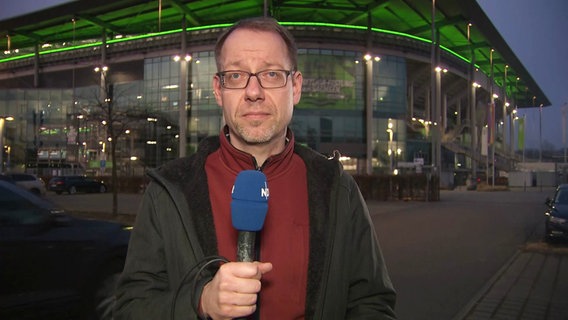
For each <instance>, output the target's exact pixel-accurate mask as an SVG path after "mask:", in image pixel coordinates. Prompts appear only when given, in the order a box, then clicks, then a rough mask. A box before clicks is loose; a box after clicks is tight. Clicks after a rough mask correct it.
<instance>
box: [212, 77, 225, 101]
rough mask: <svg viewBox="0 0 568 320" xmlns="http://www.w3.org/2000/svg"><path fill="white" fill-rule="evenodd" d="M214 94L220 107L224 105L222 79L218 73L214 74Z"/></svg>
mask: <svg viewBox="0 0 568 320" xmlns="http://www.w3.org/2000/svg"><path fill="white" fill-rule="evenodd" d="M213 95H214V96H215V101H217V104H218V105H219V107H223V97H222V96H221V79H220V78H219V76H218V75H215V76H213Z"/></svg>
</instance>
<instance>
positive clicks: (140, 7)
mask: <svg viewBox="0 0 568 320" xmlns="http://www.w3.org/2000/svg"><path fill="white" fill-rule="evenodd" d="M433 2H435V8H436V9H435V26H436V29H437V30H438V32H439V39H440V45H442V46H444V47H446V48H448V49H450V50H452V51H453V52H455V53H457V54H459V55H461V56H463V57H465V58H467V59H468V60H470V61H471V59H472V52H473V54H474V55H475V63H476V65H478V66H479V68H480V69H482V70H483V71H484V72H485V73H486V74H487V75H490V74H491V60H492V62H493V77H494V80H495V81H496V82H497V83H498V84H499V85H502V84H503V81H505V68H506V66H508V67H507V79H506V81H507V92H508V95H509V96H512V97H513V98H514V99H515V100H517V103H518V104H519V107H536V106H540V105H543V106H549V105H550V104H551V103H550V101H549V100H548V98H547V97H546V95H545V94H544V92H543V91H542V90H541V89H540V87H539V86H538V84H537V83H536V82H535V80H534V79H533V78H532V77H531V75H530V74H529V72H528V71H527V70H526V69H525V67H524V66H523V65H522V63H521V62H520V61H519V59H518V58H517V57H516V55H515V54H514V52H513V51H512V50H511V48H509V46H508V45H507V43H506V42H505V40H504V39H503V38H502V37H501V35H500V34H499V32H498V31H497V30H496V29H495V27H494V26H493V24H492V23H491V21H490V20H489V18H488V17H487V16H486V15H485V13H484V12H483V10H482V9H481V8H480V7H479V5H478V4H477V2H476V1H475V0H460V1H455V0H433V1H428V0H375V1H372V0H349V1H346V0H317V1H310V0H272V1H269V0H265V1H262V0H193V1H192V0H162V1H156V0H153V1H149V0H116V1H109V2H106V1H104V2H102V1H98V0H81V1H72V2H66V3H64V4H61V5H59V6H56V7H52V8H48V9H45V10H42V11H38V12H33V13H30V14H27V15H24V16H19V17H14V18H10V19H6V20H3V21H0V36H1V37H0V48H2V51H4V50H9V49H12V50H14V49H17V48H29V47H34V46H36V45H39V46H41V45H42V44H46V43H51V44H53V43H63V42H76V41H84V40H95V39H100V38H101V35H102V30H103V29H104V30H106V32H107V33H109V34H110V35H111V36H113V35H114V36H116V35H119V34H120V35H140V34H148V33H153V32H159V31H166V30H176V29H179V28H180V26H181V20H182V17H184V16H185V18H186V20H187V26H188V27H199V26H208V25H215V24H223V23H231V22H234V21H237V20H239V19H241V18H245V17H252V16H261V15H264V14H267V15H270V16H273V17H275V18H276V19H278V20H279V21H282V22H321V23H338V24H347V25H359V26H364V27H368V25H369V23H370V24H371V27H373V28H380V29H386V30H392V31H397V32H402V33H406V34H409V35H413V36H417V37H420V38H424V39H428V40H430V39H432V24H431V17H432V3H433ZM160 3H161V6H160ZM470 23H471V27H470V26H469V24H470ZM492 49H493V50H494V51H493V53H491V50H492Z"/></svg>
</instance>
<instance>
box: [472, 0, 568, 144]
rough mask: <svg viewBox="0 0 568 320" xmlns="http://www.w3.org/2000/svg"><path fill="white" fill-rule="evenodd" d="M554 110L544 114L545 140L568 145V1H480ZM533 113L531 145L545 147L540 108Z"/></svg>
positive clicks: (529, 131) (529, 134) (529, 133)
mask: <svg viewBox="0 0 568 320" xmlns="http://www.w3.org/2000/svg"><path fill="white" fill-rule="evenodd" d="M477 2H478V3H479V5H480V6H481V7H482V8H483V10H485V13H486V14H487V16H488V17H489V18H490V19H491V20H492V22H493V25H495V27H496V28H497V30H499V33H500V34H501V36H502V37H503V38H504V39H505V41H507V43H508V44H509V47H511V49H513V51H514V52H515V54H516V55H517V57H518V58H519V60H521V62H522V63H523V65H524V66H525V68H526V69H527V70H528V71H529V72H530V74H531V75H532V77H533V79H535V81H536V82H537V83H538V85H539V86H540V88H541V89H542V90H543V91H544V93H545V94H546V96H547V97H548V99H549V100H550V102H551V103H552V105H551V106H549V107H546V108H543V110H542V141H543V144H546V142H548V143H551V144H553V145H555V146H556V147H558V148H563V147H564V141H565V137H563V136H562V118H563V112H562V109H563V108H565V106H564V105H565V104H566V103H568V1H567V0H477ZM519 113H520V114H521V115H523V114H527V128H526V133H527V136H526V143H527V147H533V148H539V145H540V143H539V140H540V139H539V138H540V133H539V132H540V128H541V126H540V116H539V108H531V109H523V110H521V111H520V112H519Z"/></svg>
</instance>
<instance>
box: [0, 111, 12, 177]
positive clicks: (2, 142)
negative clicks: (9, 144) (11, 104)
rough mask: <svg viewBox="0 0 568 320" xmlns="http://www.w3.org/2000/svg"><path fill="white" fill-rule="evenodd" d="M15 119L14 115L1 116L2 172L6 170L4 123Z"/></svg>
mask: <svg viewBox="0 0 568 320" xmlns="http://www.w3.org/2000/svg"><path fill="white" fill-rule="evenodd" d="M13 120H14V117H12V116H0V147H2V149H0V173H2V172H4V124H5V123H6V121H13Z"/></svg>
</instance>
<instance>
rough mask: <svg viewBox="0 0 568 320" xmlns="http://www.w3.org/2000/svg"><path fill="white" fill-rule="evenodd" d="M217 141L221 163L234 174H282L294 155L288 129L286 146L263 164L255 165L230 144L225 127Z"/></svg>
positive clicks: (291, 135) (292, 136)
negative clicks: (246, 172) (244, 171)
mask: <svg viewBox="0 0 568 320" xmlns="http://www.w3.org/2000/svg"><path fill="white" fill-rule="evenodd" d="M219 140H220V143H221V148H220V157H221V161H222V162H223V163H224V164H225V165H226V166H227V167H228V168H229V169H231V170H233V171H235V172H240V171H242V170H261V171H262V172H264V173H265V174H270V173H273V172H275V171H278V172H283V171H285V169H286V168H287V167H288V166H289V165H290V164H291V161H290V159H291V157H292V155H293V153H294V134H293V132H292V130H291V129H290V128H288V130H287V131H286V146H285V147H284V150H283V151H282V152H281V153H279V154H275V155H271V156H270V157H268V158H267V159H266V161H265V162H264V163H263V164H257V163H256V159H255V158H254V156H253V155H251V154H250V153H247V152H244V151H241V150H239V149H237V148H235V147H234V146H233V145H232V144H231V141H230V136H229V128H228V127H227V126H225V127H223V129H221V133H220V135H219ZM259 166H260V167H259Z"/></svg>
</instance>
